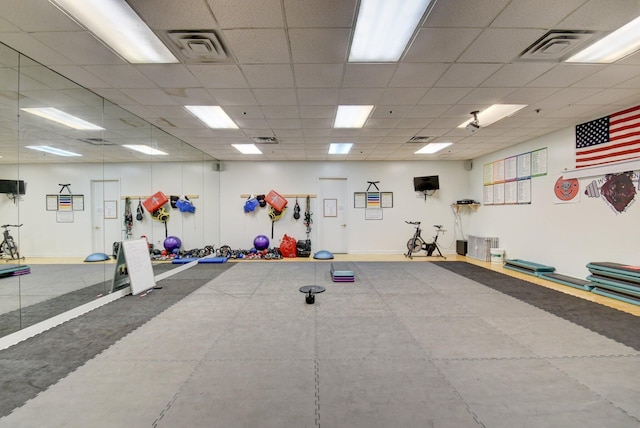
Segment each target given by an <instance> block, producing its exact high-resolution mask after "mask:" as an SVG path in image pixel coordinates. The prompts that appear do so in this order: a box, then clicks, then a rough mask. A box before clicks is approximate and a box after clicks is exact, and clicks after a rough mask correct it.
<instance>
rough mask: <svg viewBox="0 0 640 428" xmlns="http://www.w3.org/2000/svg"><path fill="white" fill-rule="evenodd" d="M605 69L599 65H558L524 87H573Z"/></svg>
mask: <svg viewBox="0 0 640 428" xmlns="http://www.w3.org/2000/svg"><path fill="white" fill-rule="evenodd" d="M605 67H606V66H605V65H599V64H558V65H556V66H555V67H554V68H552V69H551V70H549V71H548V72H546V73H544V74H543V75H541V76H540V77H538V78H537V79H534V80H533V81H531V82H530V83H528V84H527V85H526V86H531V87H537V88H540V87H547V88H564V87H567V86H571V85H573V84H574V83H576V82H578V81H580V80H582V79H584V78H585V77H587V76H590V75H591V74H593V73H595V72H597V71H599V70H601V69H603V68H605Z"/></svg>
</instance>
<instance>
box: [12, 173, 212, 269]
mask: <svg viewBox="0 0 640 428" xmlns="http://www.w3.org/2000/svg"><path fill="white" fill-rule="evenodd" d="M11 171H13V172H12V173H11ZM18 173H19V177H20V179H22V180H25V181H26V182H27V194H26V195H25V196H23V197H22V201H20V202H19V203H18V204H17V205H16V204H14V203H13V202H11V201H10V200H9V199H7V198H4V197H3V198H2V199H0V219H2V224H4V223H5V221H6V222H13V223H17V222H18V221H19V222H20V223H23V224H24V226H23V227H22V228H21V229H20V230H19V231H14V233H13V235H14V237H16V238H18V241H19V245H20V251H21V254H22V255H24V256H27V257H86V256H87V255H88V254H90V253H91V252H92V217H91V209H92V207H91V181H92V180H119V181H120V192H121V195H122V197H124V196H147V195H150V194H152V193H155V192H156V191H162V192H163V193H165V194H166V195H167V196H169V195H183V194H191V195H198V198H197V199H194V200H193V201H192V202H193V204H194V206H195V207H196V213H195V214H190V213H181V212H180V211H179V210H176V209H171V210H170V211H169V212H170V215H171V218H170V220H169V221H168V223H167V226H168V227H167V229H168V234H169V235H176V236H179V237H180V239H181V240H182V242H183V248H185V249H191V248H202V247H203V246H205V245H214V244H217V242H218V241H219V227H218V226H219V224H220V219H219V209H218V201H219V194H218V189H219V181H218V179H219V175H218V173H217V172H214V171H213V168H212V164H211V163H210V162H204V163H203V162H187V163H180V162H162V163H160V162H157V163H125V164H105V165H104V166H103V165H102V164H76V163H70V164H30V165H29V164H26V165H20V167H19V172H18ZM2 176H3V177H4V178H13V177H16V172H15V167H10V166H8V167H5V166H3V169H2ZM59 183H70V184H71V186H70V189H71V191H72V192H73V194H82V195H84V202H85V209H84V211H74V221H73V223H57V221H56V212H55V211H47V210H46V205H45V195H47V194H57V193H58V192H59V191H60V186H59V185H58V184H59ZM65 192H66V191H65ZM137 203H138V200H137V199H133V200H132V211H133V215H134V225H133V229H132V238H134V239H137V238H139V237H140V236H142V235H145V236H147V238H148V239H149V241H150V242H152V243H153V244H154V245H156V246H160V248H162V245H161V244H162V242H163V241H164V238H165V229H164V225H163V223H161V222H158V221H155V220H152V219H151V217H150V215H149V213H146V212H145V219H144V221H143V222H138V221H137V220H135V214H136V213H135V209H136V207H137ZM123 211H124V200H123V199H120V200H118V218H117V219H109V220H105V222H106V221H109V222H117V223H118V225H120V227H121V229H123V228H124V221H123V217H122V216H123ZM123 237H124V234H122V235H121V236H120V239H122V238H123ZM109 245H110V243H109Z"/></svg>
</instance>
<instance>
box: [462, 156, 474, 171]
mask: <svg viewBox="0 0 640 428" xmlns="http://www.w3.org/2000/svg"><path fill="white" fill-rule="evenodd" d="M464 169H466V170H467V171H471V170H472V169H473V161H472V160H471V159H467V160H466V161H464Z"/></svg>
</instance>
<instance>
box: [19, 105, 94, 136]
mask: <svg viewBox="0 0 640 428" xmlns="http://www.w3.org/2000/svg"><path fill="white" fill-rule="evenodd" d="M20 110H22V111H26V112H27V113H31V114H34V115H36V116H39V117H42V118H45V119H48V120H51V121H53V122H56V123H59V124H61V125H65V126H68V127H69V128H73V129H80V130H87V131H103V130H104V128H103V127H101V126H98V125H94V124H93V123H91V122H87V121H86V120H83V119H80V118H79V117H76V116H73V115H70V114H69V113H65V112H63V111H62V110H58V109H57V108H54V107H41V108H21V109H20Z"/></svg>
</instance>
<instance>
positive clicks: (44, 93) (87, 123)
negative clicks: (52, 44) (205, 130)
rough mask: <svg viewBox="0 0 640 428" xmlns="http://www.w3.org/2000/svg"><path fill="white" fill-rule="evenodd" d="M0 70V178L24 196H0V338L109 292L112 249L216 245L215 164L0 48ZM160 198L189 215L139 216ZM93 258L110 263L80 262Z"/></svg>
mask: <svg viewBox="0 0 640 428" xmlns="http://www.w3.org/2000/svg"><path fill="white" fill-rule="evenodd" d="M0 67H1V68H0V76H1V77H0V179H9V180H22V181H24V183H25V185H26V192H25V194H24V195H14V194H0V225H6V224H9V225H15V226H16V227H13V228H11V227H10V228H9V229H10V231H11V235H12V236H13V238H14V239H15V242H16V244H17V245H18V246H19V252H20V256H21V258H19V259H17V258H14V259H12V258H11V257H7V255H6V254H2V260H1V261H0V263H1V264H0V293H1V295H2V299H1V301H0V336H5V335H7V334H10V333H13V332H15V331H18V330H19V329H22V328H25V327H28V326H31V325H33V324H36V323H38V322H40V321H43V320H45V319H47V318H50V317H52V316H55V315H58V314H60V313H62V312H65V311H68V310H70V309H73V308H75V307H77V306H79V305H82V304H85V303H88V302H90V301H92V300H94V299H96V298H97V297H99V296H103V295H105V294H107V293H109V292H110V290H111V285H112V281H113V277H114V269H115V261H114V257H113V256H114V247H115V246H114V243H117V242H120V241H123V240H126V239H140V238H141V237H144V238H146V239H147V240H148V242H149V244H150V246H151V247H152V249H153V250H159V249H161V248H162V245H163V242H164V239H165V238H166V237H167V236H168V235H174V236H178V237H180V238H181V241H182V243H183V248H185V249H191V248H203V247H204V246H206V245H213V246H217V245H218V238H219V221H218V218H219V217H218V215H219V214H218V201H219V185H218V183H219V176H218V175H219V172H216V171H215V170H214V168H213V164H214V162H215V159H213V158H211V157H209V156H208V155H205V154H204V153H202V152H201V151H199V150H197V149H195V148H193V147H192V146H189V145H188V144H186V143H184V142H182V141H180V140H179V139H177V138H175V137H173V136H171V135H169V134H167V133H166V132H164V131H161V130H159V129H158V128H156V127H155V126H153V125H152V124H150V123H148V122H146V121H144V120H142V119H140V118H139V117H137V116H135V115H134V114H132V113H130V112H128V111H126V110H124V109H123V108H121V107H119V106H117V105H115V104H113V103H111V102H109V101H107V100H105V99H103V98H102V97H100V96H98V95H96V94H94V93H92V92H90V91H88V90H86V89H84V88H82V87H80V86H78V85H76V84H75V83H73V82H71V81H70V80H68V79H66V78H64V77H63V76H61V75H59V74H57V73H55V72H53V71H52V70H50V69H47V68H46V67H44V66H42V65H40V64H38V63H36V62H34V61H32V60H31V59H29V58H27V57H25V56H23V55H21V54H19V53H18V52H16V51H14V50H12V49H10V48H8V47H6V46H5V45H2V44H0ZM140 146H143V147H148V148H153V149H156V150H157V151H159V152H161V154H149V153H143V152H140V151H138V150H137V149H138V148H139V147H140ZM158 191H162V192H163V193H165V194H166V195H177V196H182V197H184V196H185V195H189V196H190V197H191V201H192V203H193V205H194V206H195V207H196V209H195V212H181V211H180V210H176V209H174V208H171V207H170V205H169V204H168V205H167V206H166V210H167V213H168V214H169V219H168V220H167V221H166V222H161V221H158V220H156V219H154V218H152V216H151V214H150V213H149V212H147V211H146V210H144V209H143V210H142V212H141V215H139V213H138V206H139V205H141V203H142V202H143V200H144V199H145V198H147V197H149V196H150V195H152V194H153V193H155V192H158ZM105 207H107V211H105ZM128 210H130V212H131V214H132V219H131V218H129V217H128V216H127V215H126V214H127V213H128ZM18 225H22V226H21V227H17V226H18ZM96 253H101V254H106V255H107V256H109V260H106V261H98V262H88V261H85V259H87V258H88V256H90V255H93V254H96ZM150 256H152V254H151V255H150ZM154 263H155V262H154ZM157 263H158V264H159V263H163V262H162V261H157ZM166 268H167V267H166V266H165V269H166Z"/></svg>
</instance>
